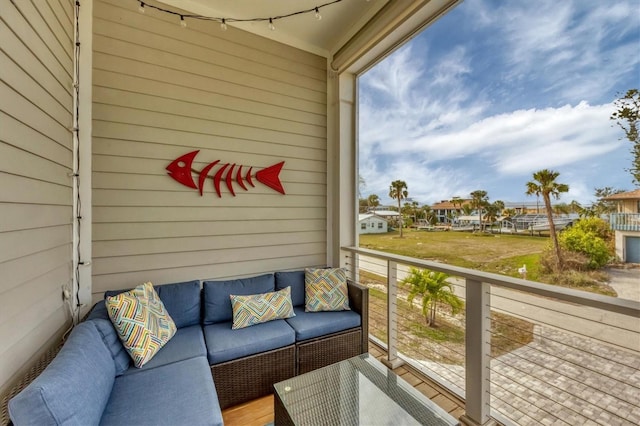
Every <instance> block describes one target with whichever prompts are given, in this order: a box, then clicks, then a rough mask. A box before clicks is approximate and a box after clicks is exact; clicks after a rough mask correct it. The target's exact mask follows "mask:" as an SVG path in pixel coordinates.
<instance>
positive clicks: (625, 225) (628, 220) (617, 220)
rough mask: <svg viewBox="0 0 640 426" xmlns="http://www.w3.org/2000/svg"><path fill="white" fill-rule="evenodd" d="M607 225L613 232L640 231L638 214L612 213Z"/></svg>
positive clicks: (639, 215) (639, 216)
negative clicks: (609, 225)
mask: <svg viewBox="0 0 640 426" xmlns="http://www.w3.org/2000/svg"><path fill="white" fill-rule="evenodd" d="M609 223H610V224H611V229H613V230H614V231H640V213H612V214H611V216H610V217H609Z"/></svg>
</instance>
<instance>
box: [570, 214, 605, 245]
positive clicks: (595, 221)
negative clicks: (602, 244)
mask: <svg viewBox="0 0 640 426" xmlns="http://www.w3.org/2000/svg"><path fill="white" fill-rule="evenodd" d="M571 229H578V230H581V231H583V232H591V233H593V234H595V235H596V236H598V237H600V238H602V239H603V240H605V241H609V240H611V239H613V232H611V229H610V228H609V224H608V223H607V221H606V220H603V219H600V218H599V217H587V218H582V219H580V220H578V221H577V222H576V223H574V224H573V226H572V227H571Z"/></svg>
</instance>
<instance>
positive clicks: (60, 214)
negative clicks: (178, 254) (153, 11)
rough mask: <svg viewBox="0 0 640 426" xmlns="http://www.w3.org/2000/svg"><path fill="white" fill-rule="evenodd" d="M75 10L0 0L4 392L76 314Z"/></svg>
mask: <svg viewBox="0 0 640 426" xmlns="http://www.w3.org/2000/svg"><path fill="white" fill-rule="evenodd" d="M71 16H73V1H71V0H48V1H39V0H24V1H16V2H12V1H9V0H0V69H1V70H2V79H1V80H2V81H1V82H0V129H2V131H1V132H0V276H1V277H2V280H0V341H2V345H0V391H4V390H5V389H7V388H8V387H9V386H11V385H12V383H13V382H14V381H15V380H17V379H18V378H19V377H20V376H21V374H23V373H24V370H25V369H27V368H28V367H29V366H30V365H31V363H32V362H33V360H35V359H36V358H37V357H39V356H40V354H41V353H42V352H43V351H44V350H47V349H48V348H49V347H50V345H51V343H52V341H53V340H55V339H56V338H58V337H59V336H60V334H61V333H62V332H63V331H64V330H65V329H66V328H67V327H68V326H69V323H70V319H71V318H70V315H69V310H68V308H67V307H66V306H65V304H64V303H63V301H62V297H61V295H62V287H63V286H70V285H71V280H72V271H71V270H72V259H71V252H72V247H71V241H72V210H73V209H72V204H73V202H72V192H73V191H72V182H71V178H70V177H69V176H68V174H69V173H70V172H71V169H72V161H73V156H72V152H71V147H72V135H71V131H70V130H69V128H70V127H71V123H72V112H71V111H72V93H71V84H72V74H73V66H72V64H73V59H72V55H73V36H72V34H73V23H72V19H71Z"/></svg>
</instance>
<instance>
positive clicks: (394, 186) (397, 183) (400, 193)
mask: <svg viewBox="0 0 640 426" xmlns="http://www.w3.org/2000/svg"><path fill="white" fill-rule="evenodd" d="M407 196H409V192H408V191H407V183H406V182H405V181H403V180H394V181H393V182H391V185H390V186H389V197H391V198H393V199H394V200H398V213H399V214H400V218H399V219H400V238H402V209H401V208H400V202H401V201H402V199H404V198H407Z"/></svg>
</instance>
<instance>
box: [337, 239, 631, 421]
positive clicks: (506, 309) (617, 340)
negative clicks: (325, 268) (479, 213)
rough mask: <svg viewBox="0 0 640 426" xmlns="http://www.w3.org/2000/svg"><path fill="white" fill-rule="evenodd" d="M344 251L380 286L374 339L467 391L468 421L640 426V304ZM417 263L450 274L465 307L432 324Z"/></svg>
mask: <svg viewBox="0 0 640 426" xmlns="http://www.w3.org/2000/svg"><path fill="white" fill-rule="evenodd" d="M343 254H344V255H345V257H346V258H345V265H346V267H347V269H348V271H349V274H350V275H351V278H352V279H354V280H357V281H359V282H360V283H363V284H365V285H367V286H369V288H370V295H369V299H370V307H369V312H370V316H369V332H370V337H371V339H373V340H375V341H376V342H377V343H380V344H381V345H382V346H383V347H385V348H386V349H387V352H388V359H387V362H388V364H389V365H391V366H394V367H395V366H396V365H397V364H399V363H403V362H406V363H410V364H411V365H412V366H413V367H415V368H417V369H419V370H420V371H422V372H423V373H424V374H426V375H427V376H429V377H430V378H431V379H432V380H435V381H436V382H438V383H440V384H441V385H443V386H444V387H446V388H447V389H449V390H450V391H451V392H452V393H454V394H456V395H458V396H459V397H461V398H463V399H464V400H465V401H466V407H465V409H466V414H465V417H464V418H463V419H462V420H463V422H465V423H468V424H471V425H482V424H485V423H486V422H488V421H490V419H491V418H494V419H496V420H498V421H499V422H501V423H503V424H505V425H510V424H517V425H534V424H535V425H539V424H554V425H555V424H567V425H576V424H581V425H582V424H602V425H611V426H613V425H635V424H640V399H639V398H638V395H640V320H639V318H640V302H636V301H630V300H624V299H618V298H614V297H608V296H601V295H596V294H592V293H586V292H582V291H577V290H572V289H566V288H561V287H556V286H552V285H547V284H541V283H536V282H532V281H526V280H522V279H516V278H511V277H507V276H502V275H497V274H490V273H485V272H481V271H474V270H470V269H465V268H459V267H455V266H449V265H445V264H441V263H436V262H430V261H424V260H420V259H415V258H409V257H405V256H398V255H393V254H388V253H382V252H378V251H374V250H368V249H360V248H354V247H345V248H343ZM411 267H415V268H426V269H430V270H433V271H439V272H444V273H446V274H448V275H450V278H449V279H448V281H449V282H450V283H451V284H452V285H453V291H454V293H455V294H456V295H458V296H459V297H460V298H461V299H462V300H463V301H464V302H465V308H464V312H463V313H461V314H458V315H450V314H447V309H446V308H445V307H442V308H441V309H440V311H439V313H440V314H439V315H438V319H437V320H438V321H439V322H440V326H439V327H436V328H433V327H428V326H426V324H425V322H424V317H423V316H422V303H421V297H416V298H415V300H414V304H413V306H411V305H410V304H409V303H408V302H407V295H408V290H409V288H408V287H406V286H404V285H402V284H401V282H402V280H403V279H404V277H405V276H406V275H407V273H408V271H409V269H410V268H411ZM460 334H462V335H460ZM427 336H431V337H427Z"/></svg>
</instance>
